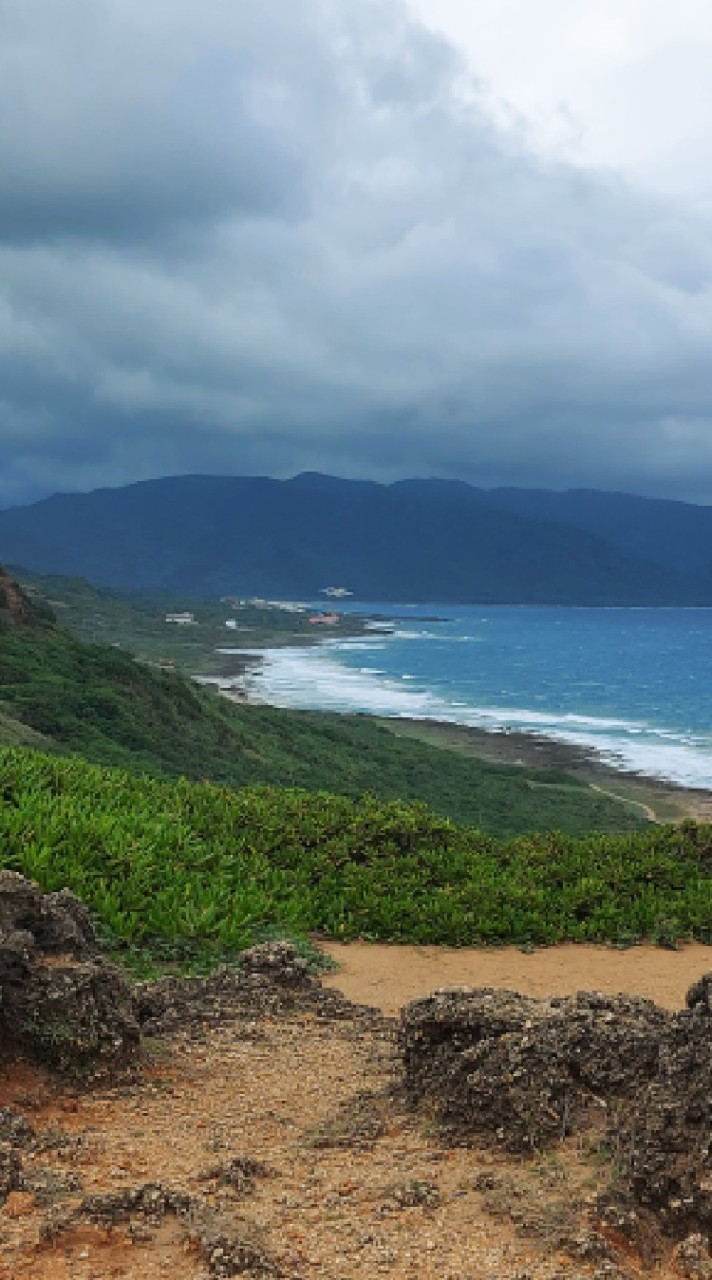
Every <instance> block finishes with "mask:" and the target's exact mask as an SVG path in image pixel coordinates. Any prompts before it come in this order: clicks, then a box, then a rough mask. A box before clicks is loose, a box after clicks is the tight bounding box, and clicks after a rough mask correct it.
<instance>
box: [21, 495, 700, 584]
mask: <svg viewBox="0 0 712 1280" xmlns="http://www.w3.org/2000/svg"><path fill="white" fill-rule="evenodd" d="M0 558H2V559H3V560H4V561H5V562H6V563H11V564H14V565H21V566H23V567H25V568H28V569H34V570H36V571H38V572H41V573H62V574H75V575H79V576H82V577H85V578H88V579H89V580H90V581H92V582H95V583H98V584H104V585H110V586H113V587H119V588H124V589H134V590H145V591H152V590H159V589H160V590H166V591H170V592H173V593H180V594H190V595H195V596H214V595H224V594H234V595H238V596H243V597H244V596H254V595H260V596H268V597H270V596H271V597H280V598H288V597H291V598H295V597H296V598H313V597H315V596H317V595H318V593H319V592H320V591H322V590H323V589H324V588H327V587H330V586H334V587H343V588H345V589H347V590H348V591H350V592H352V593H353V596H354V598H355V599H356V600H371V601H384V602H394V603H395V602H399V601H400V602H416V603H418V602H420V603H423V602H430V603H443V604H445V603H468V602H471V603H481V604H562V605H712V508H711V507H704V506H695V505H692V504H689V503H684V502H674V501H669V500H665V499H652V498H641V497H636V496H633V495H629V494H622V493H605V492H600V491H595V490H570V491H567V492H564V493H560V492H555V491H548V490H526V489H496V490H484V489H478V488H475V487H474V486H471V485H468V484H466V483H464V482H460V481H445V480H436V479H431V480H403V481H398V482H396V483H394V484H390V485H382V484H378V483H376V482H374V481H361V480H343V479H338V478H336V477H332V476H325V475H320V474H318V473H311V472H307V473H303V474H301V475H299V476H296V477H294V478H293V479H291V480H274V479H270V478H267V477H254V476H232V477H219V476H178V477H166V478H163V479H157V480H149V481H142V482H139V483H136V484H131V485H127V486H124V487H121V488H115V489H97V490H94V491H93V492H91V493H74V494H55V495H53V496H52V497H49V498H45V499H43V500H41V501H39V502H35V503H33V504H31V505H28V506H24V507H13V508H9V509H6V510H4V511H0Z"/></svg>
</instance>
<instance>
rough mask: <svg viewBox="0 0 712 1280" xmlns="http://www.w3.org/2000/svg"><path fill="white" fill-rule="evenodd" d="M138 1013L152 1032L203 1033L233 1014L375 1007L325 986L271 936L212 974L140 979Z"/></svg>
mask: <svg viewBox="0 0 712 1280" xmlns="http://www.w3.org/2000/svg"><path fill="white" fill-rule="evenodd" d="M135 995H136V1001H137V1009H138V1017H139V1022H140V1024H141V1028H142V1030H143V1031H144V1032H145V1033H146V1034H147V1035H165V1034H170V1033H172V1032H175V1031H181V1032H183V1031H186V1030H187V1031H190V1030H191V1029H192V1030H193V1031H194V1032H196V1033H197V1034H200V1033H201V1032H202V1029H203V1028H204V1027H206V1026H217V1025H220V1024H221V1023H224V1022H226V1021H229V1020H231V1019H240V1020H242V1021H245V1020H248V1021H249V1020H251V1019H252V1020H254V1021H255V1022H257V1023H259V1021H260V1020H261V1019H262V1018H264V1017H265V1016H270V1017H272V1016H277V1015H281V1014H288V1013H291V1012H294V1011H297V1010H300V1009H303V1010H309V1011H311V1012H313V1013H314V1014H315V1016H316V1017H318V1018H324V1019H329V1020H337V1019H354V1018H357V1017H362V1018H364V1019H367V1020H369V1019H370V1020H374V1019H375V1018H377V1015H376V1013H375V1011H374V1010H373V1009H367V1008H363V1007H361V1006H357V1005H353V1004H351V1003H350V1002H349V1001H348V1000H346V998H345V997H344V996H342V995H341V994H340V993H339V992H337V991H330V990H324V988H323V987H322V986H321V983H320V982H319V980H318V978H316V977H315V976H314V974H312V973H311V972H310V970H309V967H308V965H307V964H306V961H304V960H303V959H302V957H301V956H300V955H299V952H298V951H297V948H296V947H295V946H294V945H293V944H292V943H290V942H266V943H262V944H261V945H259V946H256V947H251V948H250V949H249V950H248V951H244V952H243V953H242V955H241V956H240V966H239V968H237V969H236V968H225V969H219V970H218V971H217V972H216V973H212V974H210V975H209V977H207V978H181V977H174V976H169V977H165V978H160V979H158V980H157V981H155V982H144V983H141V984H140V985H139V986H138V987H137V988H136V991H135Z"/></svg>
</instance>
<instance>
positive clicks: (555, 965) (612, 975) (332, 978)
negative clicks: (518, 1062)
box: [324, 942, 712, 1014]
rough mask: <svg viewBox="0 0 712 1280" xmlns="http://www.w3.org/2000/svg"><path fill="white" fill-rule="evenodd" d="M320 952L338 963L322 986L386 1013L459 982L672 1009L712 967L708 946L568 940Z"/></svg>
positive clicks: (340, 946)
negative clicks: (529, 949) (621, 945)
mask: <svg viewBox="0 0 712 1280" xmlns="http://www.w3.org/2000/svg"><path fill="white" fill-rule="evenodd" d="M324 950H325V951H327V952H328V954H329V955H330V956H331V957H332V958H333V959H334V960H335V961H336V962H337V964H338V965H339V970H338V972H336V973H333V974H329V975H327V977H326V978H325V979H324V984H325V985H326V986H331V987H335V988H336V989H337V990H338V991H342V992H343V993H344V995H345V996H347V997H348V999H349V1000H354V1001H359V1002H362V1003H363V1004H371V1005H375V1006H376V1007H377V1008H379V1009H381V1010H382V1011H383V1012H384V1013H387V1014H394V1013H396V1012H397V1011H398V1009H400V1008H401V1006H402V1005H404V1004H407V1003H408V1001H409V1000H415V999H416V998H417V997H418V996H425V995H428V994H429V992H431V991H433V990H435V988H436V987H457V986H468V987H510V988H511V989H512V990H514V991H521V992H523V993H524V994H525V995H531V996H548V995H572V994H573V993H574V992H576V991H591V990H594V991H603V992H606V993H608V994H615V993H616V992H620V991H625V992H629V993H632V994H635V995H641V996H648V997H649V998H650V999H651V1000H655V1001H656V1002H657V1003H658V1004H661V1005H664V1006H665V1007H666V1008H668V1009H675V1008H681V1007H682V1005H683V1004H684V1000H685V993H686V991H687V989H688V987H689V986H690V985H691V984H692V983H693V982H695V981H696V979H697V978H699V977H701V975H702V974H703V973H707V972H709V971H710V970H712V947H704V946H701V945H700V944H697V943H695V944H692V945H690V946H686V947H682V948H681V949H680V950H679V951H666V950H663V949H662V948H660V947H651V946H642V947H631V948H629V949H628V950H625V951H618V950H616V949H614V948H611V947H592V946H580V945H577V944H573V943H568V944H565V945H563V946H558V947H547V948H542V949H541V950H538V951H534V952H533V953H532V954H531V955H526V954H524V953H523V952H521V951H519V950H518V949H517V948H516V947H497V948H479V947H472V948H470V947H463V948H461V949H457V950H456V949H452V948H448V947H412V946H387V945H385V944H382V943H366V942H351V943H331V942H330V943H327V944H326V945H325V946H324Z"/></svg>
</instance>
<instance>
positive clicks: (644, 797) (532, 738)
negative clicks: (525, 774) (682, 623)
mask: <svg viewBox="0 0 712 1280" xmlns="http://www.w3.org/2000/svg"><path fill="white" fill-rule="evenodd" d="M322 639H323V638H322V637H321V636H300V637H299V639H298V640H295V641H292V643H296V644H299V645H318V644H320V643H321V641H322ZM275 647H282V646H273V645H270V646H268V647H265V648H264V649H257V648H255V649H247V648H245V649H244V650H234V651H231V652H230V653H229V654H223V655H222V656H223V658H224V659H226V660H227V659H229V661H225V663H224V675H223V676H222V677H218V678H215V679H212V680H210V681H209V683H210V684H212V685H214V686H215V687H216V688H217V689H218V692H219V693H220V694H221V695H222V696H223V697H226V698H228V699H229V700H230V701H232V702H237V703H240V704H242V705H245V704H248V705H264V704H265V699H262V698H260V697H258V696H256V695H255V693H254V691H253V690H251V689H250V681H249V673H250V671H251V670H254V669H255V668H257V667H259V666H260V665H261V664H262V663H263V662H264V659H265V655H266V654H267V653H268V652H269V649H271V648H275ZM314 713H315V714H323V715H339V714H349V713H340V712H336V711H333V712H332V711H328V712H326V711H323V712H322V711H320V710H319V709H318V708H315V709H314ZM351 714H359V715H362V716H364V717H365V718H368V719H371V720H374V721H375V722H376V723H378V724H380V725H382V726H383V728H385V729H387V730H388V732H389V733H393V734H394V735H396V736H402V737H412V738H417V739H420V740H421V741H425V742H428V743H430V745H432V746H439V747H440V748H441V749H443V750H455V751H459V752H461V753H463V754H465V755H471V756H474V757H476V758H478V759H480V760H484V761H486V762H487V763H489V764H495V765H506V766H512V767H517V766H520V767H522V768H526V769H542V770H544V771H546V772H553V773H562V774H563V773H565V774H567V775H569V776H570V777H574V778H577V779H578V780H579V781H581V782H582V783H585V784H586V785H587V786H590V787H593V788H594V789H595V790H599V791H601V792H604V793H605V794H608V795H611V796H615V797H616V798H617V799H619V800H623V801H627V802H628V803H630V804H633V805H635V806H637V807H638V808H640V809H641V810H643V811H644V812H645V813H646V816H647V817H648V818H649V819H650V820H651V821H655V822H660V823H665V822H672V823H674V822H683V821H685V819H693V820H695V821H698V822H712V791H707V790H705V789H703V788H693V787H685V786H682V785H681V784H679V783H676V782H671V781H668V780H667V779H665V778H657V777H655V776H653V775H648V774H643V773H639V772H635V771H633V770H630V769H625V768H624V767H622V766H621V767H620V768H618V767H616V766H615V765H613V764H611V763H610V762H609V761H607V760H604V759H603V758H602V757H601V756H600V755H599V754H598V753H597V752H596V751H595V749H593V748H591V747H585V746H580V745H578V744H575V743H571V742H565V741H563V740H562V739H559V738H555V737H548V736H546V735H544V734H538V733H529V732H525V731H523V730H514V729H501V730H497V729H483V728H480V727H475V726H471V725H464V724H456V723H453V722H451V721H443V720H430V719H419V718H417V717H405V716H384V715H373V714H370V713H368V712H359V713H351Z"/></svg>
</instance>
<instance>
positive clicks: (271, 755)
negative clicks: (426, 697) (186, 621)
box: [0, 612, 642, 835]
mask: <svg viewBox="0 0 712 1280" xmlns="http://www.w3.org/2000/svg"><path fill="white" fill-rule="evenodd" d="M0 711H2V713H3V715H4V717H5V720H4V721H3V720H0V742H4V743H6V744H9V745H11V744H15V743H18V742H21V741H22V738H18V737H17V733H18V729H17V725H18V724H19V725H21V726H24V727H25V730H24V731H26V730H28V729H29V730H32V731H34V733H36V734H40V735H42V737H43V738H44V739H45V740H47V741H48V742H50V743H51V744H53V745H54V747H55V749H58V750H61V751H64V752H73V753H78V754H80V755H82V756H84V757H85V758H86V759H87V760H90V761H94V762H96V763H100V764H113V765H119V766H122V767H124V768H127V769H132V770H143V771H146V772H148V773H152V774H155V775H160V774H172V775H177V774H183V775H185V776H187V777H189V778H195V779H210V780H212V781H214V782H217V783H221V784H223V785H227V786H231V787H236V786H246V785H250V784H254V783H266V784H271V785H275V786H301V787H305V788H307V789H308V790H311V791H318V790H328V791H332V792H335V793H338V794H341V795H346V796H351V797H354V798H355V797H358V796H360V795H362V794H363V793H364V792H367V791H368V792H372V793H373V794H374V795H376V796H378V797H380V798H381V799H384V800H385V799H394V798H398V797H400V798H403V799H406V800H422V801H425V802H426V803H428V804H430V805H431V806H432V807H433V809H434V810H435V811H436V812H438V813H440V814H442V815H443V816H446V817H450V818H452V819H454V820H456V821H459V822H469V823H474V824H476V825H478V826H480V827H482V829H483V830H486V831H491V832H493V833H496V834H498V835H507V834H515V833H517V832H520V831H528V830H543V829H548V828H557V829H561V830H566V831H569V832H582V831H586V830H590V829H597V830H602V831H605V830H618V831H620V830H626V829H630V828H634V827H638V826H640V825H641V822H642V819H641V817H640V811H639V810H636V809H635V808H634V807H628V806H624V805H621V804H619V803H617V802H616V801H615V800H613V799H611V798H610V797H608V796H605V795H602V794H601V793H597V792H595V791H593V790H591V789H590V788H588V787H587V786H585V785H584V784H583V783H581V782H578V781H574V780H573V779H569V778H567V777H565V776H563V775H559V774H550V773H544V772H536V771H527V770H523V769H518V768H510V767H507V766H502V765H492V764H486V763H484V762H481V761H478V760H475V759H473V758H468V757H465V756H463V755H461V754H459V753H457V752H455V751H449V750H444V749H442V748H438V747H433V746H430V745H429V744H427V743H422V742H417V741H411V740H407V739H399V738H396V737H394V735H392V734H391V733H389V732H388V730H386V729H384V728H382V727H380V726H378V725H376V724H374V723H373V722H372V721H370V720H368V719H367V718H361V717H342V716H338V715H322V714H320V713H310V712H290V711H283V710H278V709H276V708H272V707H259V706H237V705H235V704H233V703H230V702H228V701H227V700H226V699H223V698H220V697H218V696H217V695H216V694H215V693H213V692H212V691H208V690H204V689H201V688H200V687H198V686H197V685H195V684H194V683H193V682H191V681H189V680H187V679H185V678H184V677H183V676H182V675H180V674H178V673H177V672H165V671H158V670H155V669H153V668H151V667H148V666H146V665H144V664H141V663H139V662H136V661H135V660H134V659H133V658H132V657H131V655H130V654H128V653H126V652H124V651H122V650H120V649H117V648H112V647H107V646H103V645H94V644H86V643H83V642H81V641H79V640H77V639H76V638H75V637H74V636H72V635H71V634H70V633H69V632H67V631H65V630H63V629H62V628H60V627H57V626H54V625H49V624H48V623H47V620H46V615H44V614H43V615H40V617H39V619H37V618H35V615H34V612H33V613H32V614H31V615H29V616H25V617H24V618H23V619H22V620H21V621H20V622H19V623H18V624H17V625H13V626H10V627H6V628H5V629H0ZM10 722H11V723H10ZM4 726H5V727H4ZM13 726H14V727H13Z"/></svg>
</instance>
